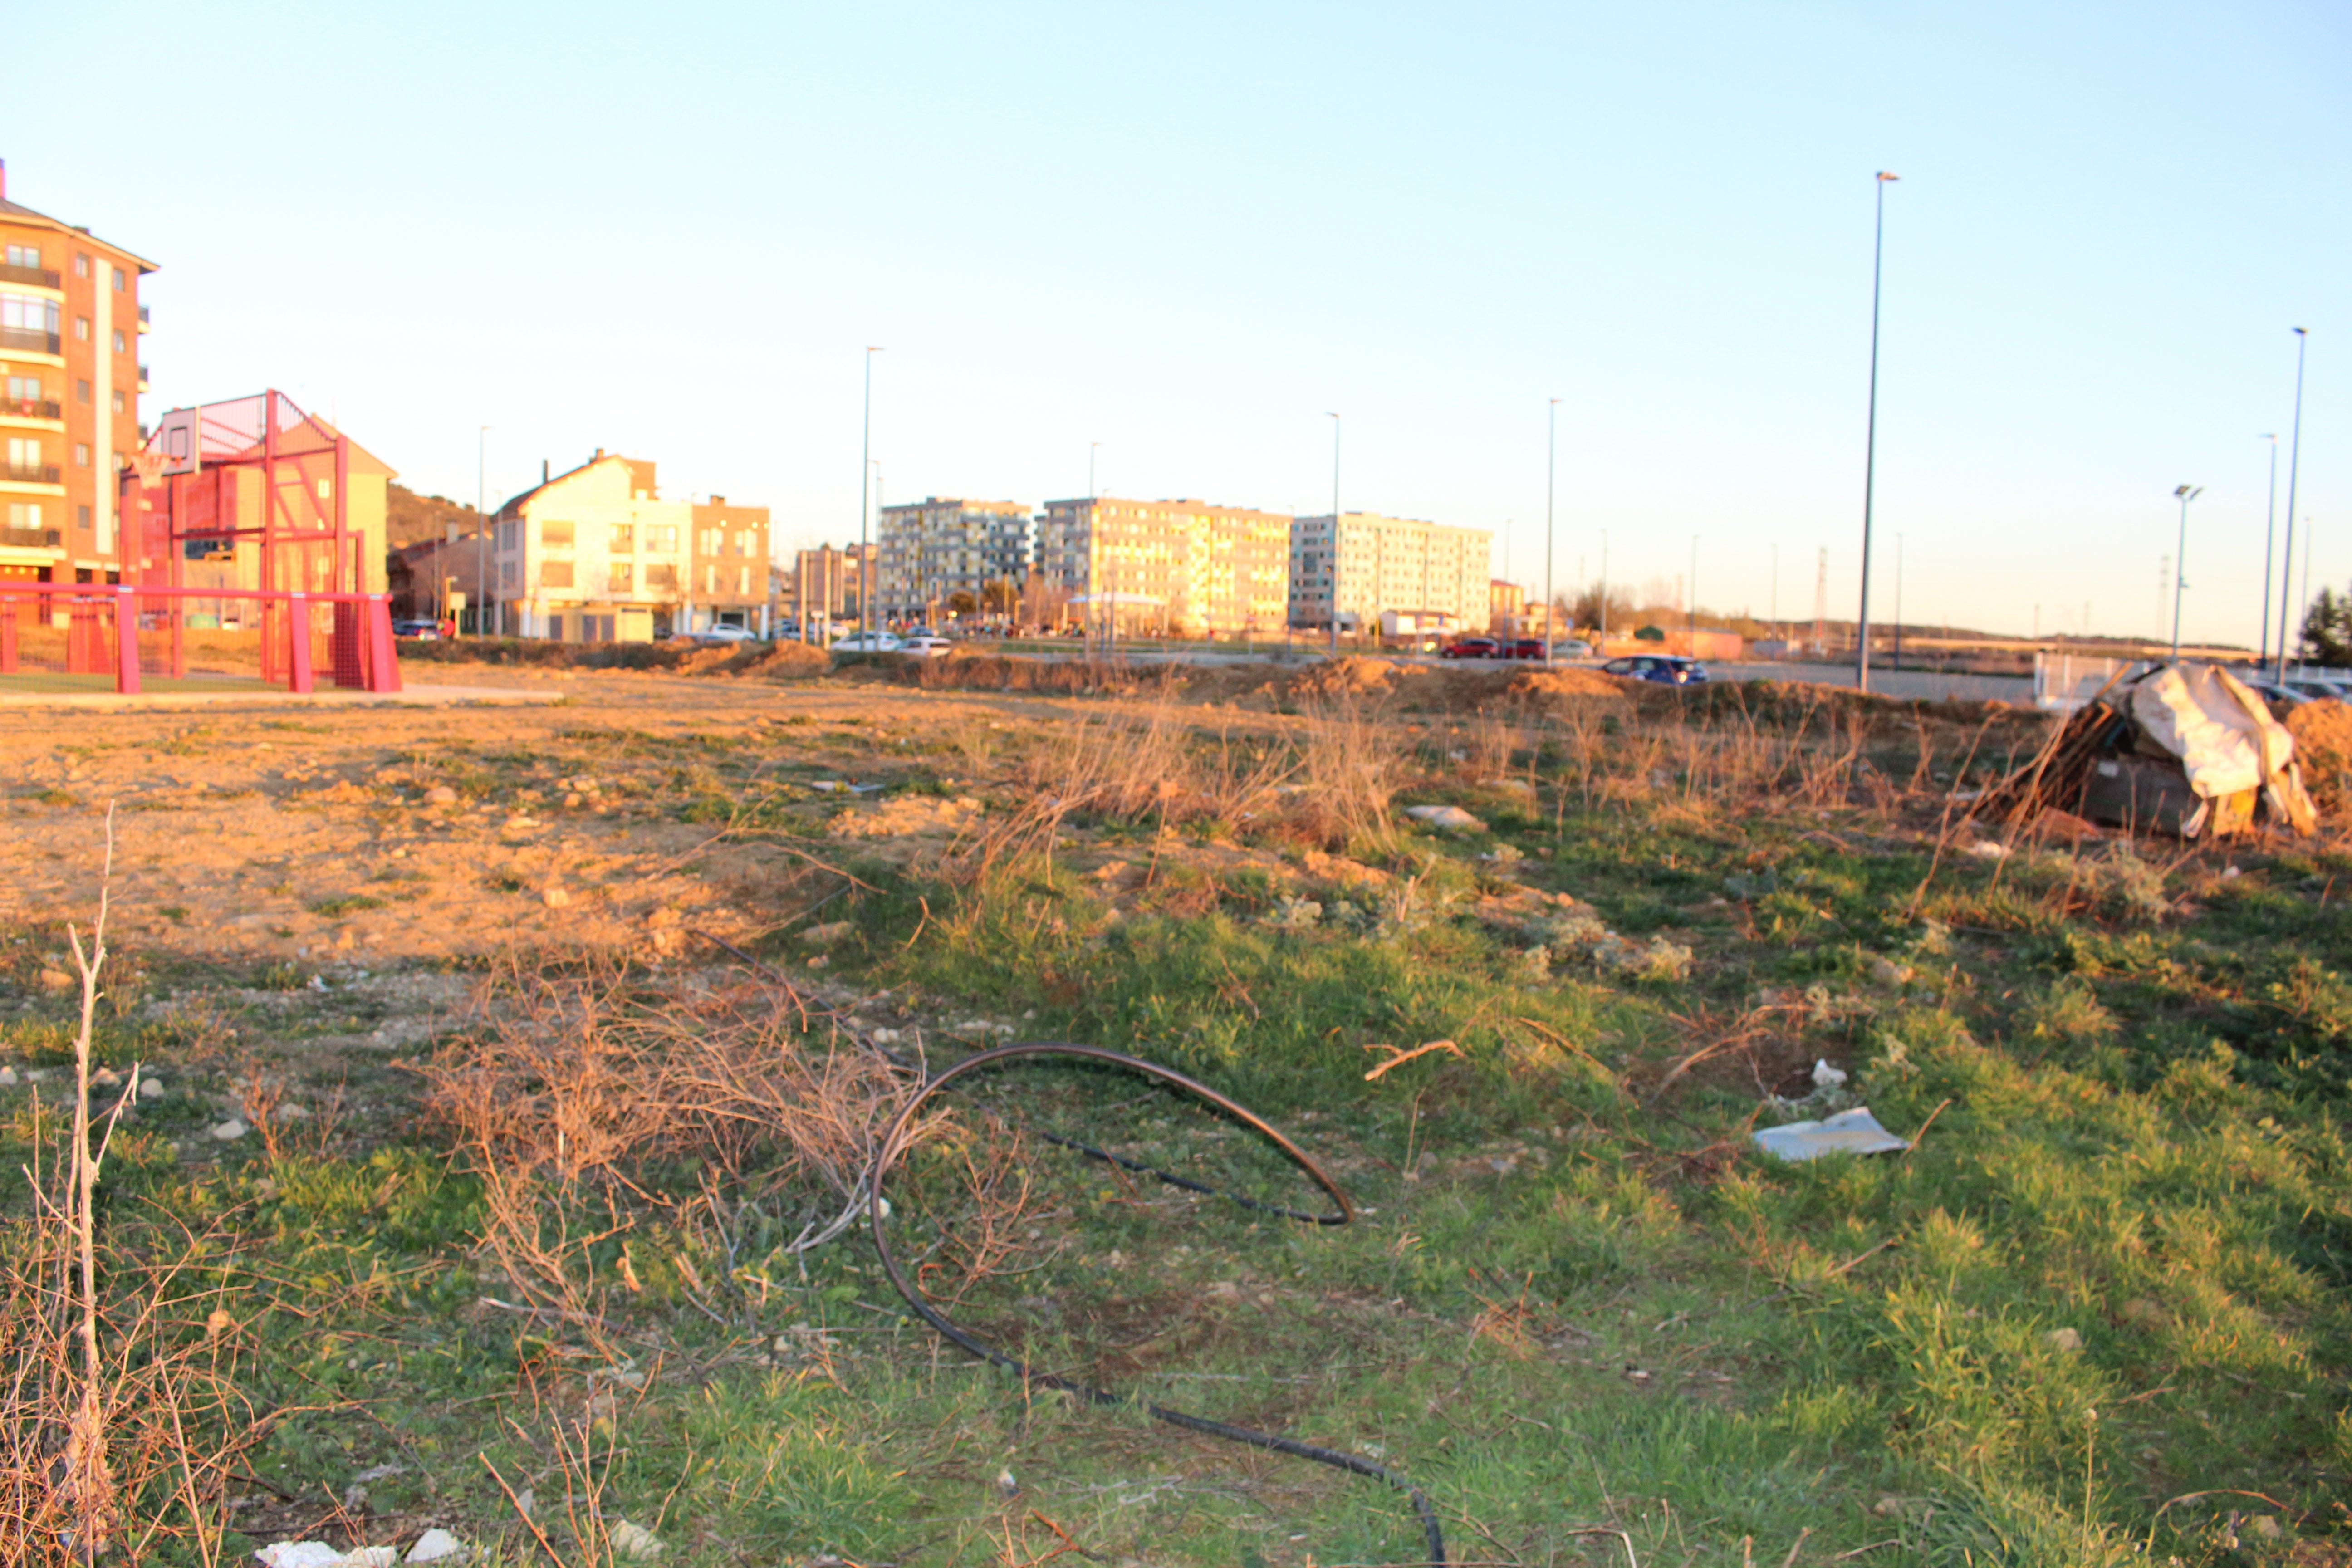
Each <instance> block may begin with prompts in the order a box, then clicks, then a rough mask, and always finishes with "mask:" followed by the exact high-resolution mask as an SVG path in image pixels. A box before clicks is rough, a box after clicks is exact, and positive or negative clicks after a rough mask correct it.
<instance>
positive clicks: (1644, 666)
mask: <svg viewBox="0 0 2352 1568" xmlns="http://www.w3.org/2000/svg"><path fill="white" fill-rule="evenodd" d="M1601 673H1603V674H1605V675H1622V676H1627V677H1630V678H1631V679H1635V680H1654V681H1656V682H1657V683H1658V684H1660V685H1661V686H1699V685H1704V684H1705V683H1706V678H1707V677H1706V666H1705V665H1703V664H1701V663H1699V661H1698V660H1696V659H1695V658H1681V657H1680V656H1678V655H1675V654H1664V653H1660V654H1648V653H1645V654H1636V655H1635V656H1633V658H1612V659H1611V660H1610V661H1609V662H1608V663H1607V664H1604V665H1602V666H1601Z"/></svg>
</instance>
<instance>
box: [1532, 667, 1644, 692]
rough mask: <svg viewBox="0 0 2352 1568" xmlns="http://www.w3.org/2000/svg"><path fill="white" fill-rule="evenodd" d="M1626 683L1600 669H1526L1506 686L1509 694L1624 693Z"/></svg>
mask: <svg viewBox="0 0 2352 1568" xmlns="http://www.w3.org/2000/svg"><path fill="white" fill-rule="evenodd" d="M1624 694H1625V683H1624V682H1623V681H1622V680H1619V679H1617V678H1616V677H1615V676H1613V675H1603V674H1601V672H1600V671H1599V670H1597V669H1582V668H1577V669H1523V670H1521V671H1519V673H1518V674H1517V675H1515V676H1513V677H1511V683H1510V684H1509V685H1508V686H1506V687H1504V688H1503V695H1504V696H1506V697H1622V696H1623V695H1624Z"/></svg>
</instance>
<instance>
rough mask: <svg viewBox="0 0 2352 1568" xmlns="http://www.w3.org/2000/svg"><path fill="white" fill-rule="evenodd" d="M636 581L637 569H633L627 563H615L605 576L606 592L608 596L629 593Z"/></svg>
mask: <svg viewBox="0 0 2352 1568" xmlns="http://www.w3.org/2000/svg"><path fill="white" fill-rule="evenodd" d="M635 581H636V573H635V568H634V567H632V566H631V565H630V564H629V563H627V562H625V561H615V562H614V563H613V565H612V568H611V570H610V571H609V572H607V573H606V574H605V577H604V592H606V593H607V594H625V593H628V592H629V591H630V589H631V587H632V586H633V585H634V584H635Z"/></svg>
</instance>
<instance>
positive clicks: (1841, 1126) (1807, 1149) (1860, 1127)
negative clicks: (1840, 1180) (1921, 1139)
mask: <svg viewBox="0 0 2352 1568" xmlns="http://www.w3.org/2000/svg"><path fill="white" fill-rule="evenodd" d="M1816 1081H1819V1080H1818V1079H1816ZM1756 1144H1757V1147H1759V1148H1760V1149H1762V1150H1763V1151H1764V1152H1766V1153H1767V1154H1777V1155H1779V1156H1780V1158H1781V1159H1783V1160H1817V1159H1819V1158H1821V1157H1822V1155H1823V1154H1886V1153H1892V1152H1894V1151H1895V1150H1897V1149H1908V1148H1909V1147H1911V1144H1910V1142H1909V1141H1908V1140H1907V1139H1903V1138H1897V1137H1896V1136H1895V1134H1894V1133H1892V1132H1889V1131H1887V1130H1886V1129H1885V1128H1884V1127H1881V1126H1880V1125H1879V1124H1878V1118H1876V1117H1875V1116H1873V1115H1872V1114H1871V1113H1870V1108H1869V1107H1868V1106H1866V1105H1865V1106H1856V1107H1855V1108H1854V1109H1853V1110H1841V1111H1839V1112H1838V1113H1837V1114H1836V1115H1835V1116H1828V1117H1823V1118H1822V1120H1821V1121H1791V1122H1790V1123H1789V1124H1788V1125H1787V1126H1785V1127H1766V1128H1761V1129H1759V1130H1758V1131H1757V1133H1756Z"/></svg>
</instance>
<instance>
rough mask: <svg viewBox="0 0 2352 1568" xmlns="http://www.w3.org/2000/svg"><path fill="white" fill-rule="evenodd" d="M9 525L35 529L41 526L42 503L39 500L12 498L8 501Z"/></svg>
mask: <svg viewBox="0 0 2352 1568" xmlns="http://www.w3.org/2000/svg"><path fill="white" fill-rule="evenodd" d="M8 526H9V527H10V528H17V529H35V528H38V527H40V526H41V503H40V502H39V501H37V500H12V501H10V502H9V503H8Z"/></svg>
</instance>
